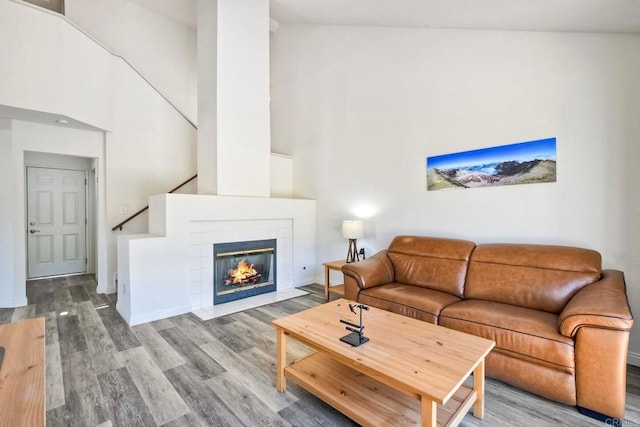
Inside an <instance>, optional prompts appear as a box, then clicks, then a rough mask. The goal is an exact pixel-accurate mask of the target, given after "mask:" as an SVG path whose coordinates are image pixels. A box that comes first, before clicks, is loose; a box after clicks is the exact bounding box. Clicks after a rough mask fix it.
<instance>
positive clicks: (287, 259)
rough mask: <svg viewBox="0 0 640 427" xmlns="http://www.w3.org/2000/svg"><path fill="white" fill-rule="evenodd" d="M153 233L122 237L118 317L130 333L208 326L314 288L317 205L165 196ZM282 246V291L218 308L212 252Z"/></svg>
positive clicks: (153, 207) (155, 209) (152, 221)
mask: <svg viewBox="0 0 640 427" xmlns="http://www.w3.org/2000/svg"><path fill="white" fill-rule="evenodd" d="M149 206H150V208H149V232H150V234H144V235H121V236H119V237H118V303H117V306H116V308H117V310H118V312H119V313H120V314H121V315H122V317H123V318H124V319H125V320H126V321H127V323H128V324H129V325H137V324H140V323H145V322H149V321H152V320H158V319H163V318H166V317H170V316H175V315H178V314H183V313H187V312H190V311H192V312H194V313H195V314H197V315H198V316H200V317H202V318H204V319H209V318H212V317H217V316H221V315H225V314H229V313H231V312H235V311H240V310H244V309H247V308H250V307H254V306H257V305H262V304H268V303H271V302H274V301H277V300H280V299H285V298H291V297H292V296H298V295H303V294H304V292H302V291H299V290H297V289H295V287H296V286H302V285H306V284H310V283H313V282H314V277H315V275H314V273H315V265H316V255H315V201H314V200H301V199H276V198H260V197H231V196H205V195H194V194H161V195H157V196H153V197H151V198H150V201H149ZM263 239H277V250H278V254H277V269H278V270H277V271H278V278H277V291H276V292H272V293H269V294H263V295H257V296H255V297H251V298H246V299H244V300H238V301H233V302H229V303H226V304H220V305H216V306H214V305H213V244H214V243H226V242H236V241H246V240H263Z"/></svg>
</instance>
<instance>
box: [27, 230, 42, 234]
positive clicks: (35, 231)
mask: <svg viewBox="0 0 640 427" xmlns="http://www.w3.org/2000/svg"><path fill="white" fill-rule="evenodd" d="M39 232H40V230H29V233H31V234H33V233H39Z"/></svg>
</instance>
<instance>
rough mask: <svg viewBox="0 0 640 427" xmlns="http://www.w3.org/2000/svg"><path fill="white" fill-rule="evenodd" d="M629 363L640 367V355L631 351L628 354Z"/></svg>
mask: <svg viewBox="0 0 640 427" xmlns="http://www.w3.org/2000/svg"><path fill="white" fill-rule="evenodd" d="M627 363H628V364H629V365H633V366H640V353H634V352H633V351H630V352H628V353H627Z"/></svg>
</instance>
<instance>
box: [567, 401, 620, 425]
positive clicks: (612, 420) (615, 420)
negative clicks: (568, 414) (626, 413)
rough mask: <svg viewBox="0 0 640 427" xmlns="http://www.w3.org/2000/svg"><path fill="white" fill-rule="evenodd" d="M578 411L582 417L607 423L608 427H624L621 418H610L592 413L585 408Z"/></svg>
mask: <svg viewBox="0 0 640 427" xmlns="http://www.w3.org/2000/svg"><path fill="white" fill-rule="evenodd" d="M578 411H580V413H581V414H582V415H586V416H587V417H591V418H595V419H596V420H598V421H602V422H603V423H606V424H607V425H608V426H622V425H624V424H623V423H624V420H622V419H620V418H614V417H610V416H609V415H605V414H603V413H600V412H597V411H592V410H591V409H587V408H583V407H582V406H578Z"/></svg>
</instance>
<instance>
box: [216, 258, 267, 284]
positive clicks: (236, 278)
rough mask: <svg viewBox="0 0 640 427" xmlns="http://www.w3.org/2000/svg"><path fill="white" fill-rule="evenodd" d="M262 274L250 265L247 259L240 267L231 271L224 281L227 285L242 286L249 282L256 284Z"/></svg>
mask: <svg viewBox="0 0 640 427" xmlns="http://www.w3.org/2000/svg"><path fill="white" fill-rule="evenodd" d="M260 276H261V274H260V273H259V272H258V270H256V269H255V268H253V264H249V263H248V262H247V260H246V259H243V260H242V261H240V262H239V263H238V266H237V267H236V268H234V269H231V270H229V274H228V275H227V277H226V278H225V279H224V283H225V285H241V284H244V283H248V282H255V281H256V280H257V279H258V277H260Z"/></svg>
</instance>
